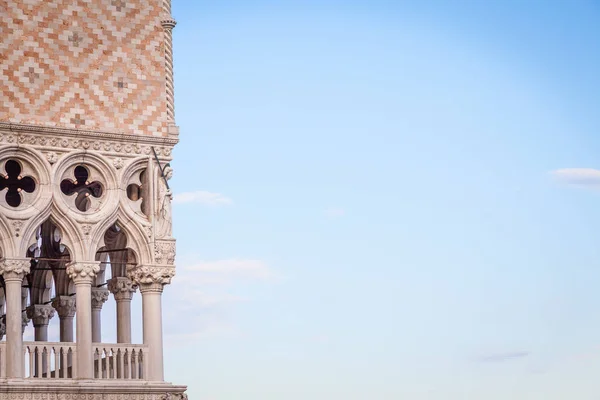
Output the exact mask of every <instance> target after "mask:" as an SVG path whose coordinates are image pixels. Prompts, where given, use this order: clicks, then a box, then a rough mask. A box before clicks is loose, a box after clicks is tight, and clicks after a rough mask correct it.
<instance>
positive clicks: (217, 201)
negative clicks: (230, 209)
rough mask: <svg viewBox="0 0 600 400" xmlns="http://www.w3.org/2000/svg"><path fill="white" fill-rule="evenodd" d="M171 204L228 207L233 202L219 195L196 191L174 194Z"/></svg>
mask: <svg viewBox="0 0 600 400" xmlns="http://www.w3.org/2000/svg"><path fill="white" fill-rule="evenodd" d="M173 203H175V204H184V203H197V204H202V205H205V206H228V205H231V204H233V200H231V199H230V198H229V197H227V196H225V195H223V194H221V193H214V192H207V191H205V190H197V191H195V192H183V193H178V194H175V196H174V198H173Z"/></svg>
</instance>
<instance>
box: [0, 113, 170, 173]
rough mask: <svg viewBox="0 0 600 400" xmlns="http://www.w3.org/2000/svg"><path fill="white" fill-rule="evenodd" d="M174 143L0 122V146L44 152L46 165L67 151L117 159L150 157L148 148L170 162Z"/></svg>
mask: <svg viewBox="0 0 600 400" xmlns="http://www.w3.org/2000/svg"><path fill="white" fill-rule="evenodd" d="M3 130H4V132H3ZM3 133H4V134H3ZM177 142H178V139H173V138H172V137H168V138H167V137H164V138H157V137H153V136H145V135H129V134H115V133H107V132H98V131H80V130H76V129H67V128H50V127H45V126H40V125H24V124H8V123H6V122H0V145H2V144H5V145H15V144H19V145H28V146H32V147H36V148H39V149H42V150H45V151H46V160H47V161H48V162H49V163H50V164H54V163H56V162H57V161H58V158H59V153H62V152H64V151H69V150H79V151H86V150H89V151H97V152H100V153H105V154H110V155H118V156H119V157H137V156H140V155H152V147H154V148H155V150H156V153H157V154H158V155H159V156H160V158H162V159H163V160H170V159H171V153H172V149H173V147H174V146H175V145H176V144H177Z"/></svg>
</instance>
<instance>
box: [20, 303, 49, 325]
mask: <svg viewBox="0 0 600 400" xmlns="http://www.w3.org/2000/svg"><path fill="white" fill-rule="evenodd" d="M26 312H27V318H28V319H30V320H32V321H33V326H44V325H48V323H49V322H50V319H51V318H52V317H54V313H55V311H54V307H52V306H51V305H50V304H33V305H31V306H29V307H27V311H26Z"/></svg>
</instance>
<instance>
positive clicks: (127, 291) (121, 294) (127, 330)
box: [108, 276, 136, 343]
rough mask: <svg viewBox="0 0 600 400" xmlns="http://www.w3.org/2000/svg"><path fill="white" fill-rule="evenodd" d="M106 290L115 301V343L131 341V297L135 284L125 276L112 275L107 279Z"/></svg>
mask: <svg viewBox="0 0 600 400" xmlns="http://www.w3.org/2000/svg"><path fill="white" fill-rule="evenodd" d="M108 290H110V292H111V293H112V294H113V295H114V296H115V301H116V302H117V343H131V299H132V298H133V294H134V293H135V290H136V286H135V284H134V283H133V282H132V281H131V279H129V278H127V277H120V276H118V277H114V278H112V279H111V280H109V281H108Z"/></svg>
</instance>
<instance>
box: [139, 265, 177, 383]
mask: <svg viewBox="0 0 600 400" xmlns="http://www.w3.org/2000/svg"><path fill="white" fill-rule="evenodd" d="M128 272H129V274H130V277H131V279H132V280H133V281H134V282H136V283H137V284H138V286H139V287H140V292H141V293H142V313H143V321H144V344H145V345H147V346H148V351H149V356H150V357H149V360H148V368H147V371H148V380H150V381H163V380H164V370H163V336H162V304H161V301H162V299H161V297H162V291H163V286H164V285H166V284H169V283H171V278H172V277H173V276H174V275H175V267H172V266H139V267H137V268H134V269H132V270H130V271H128Z"/></svg>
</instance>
